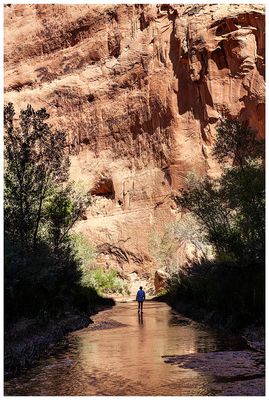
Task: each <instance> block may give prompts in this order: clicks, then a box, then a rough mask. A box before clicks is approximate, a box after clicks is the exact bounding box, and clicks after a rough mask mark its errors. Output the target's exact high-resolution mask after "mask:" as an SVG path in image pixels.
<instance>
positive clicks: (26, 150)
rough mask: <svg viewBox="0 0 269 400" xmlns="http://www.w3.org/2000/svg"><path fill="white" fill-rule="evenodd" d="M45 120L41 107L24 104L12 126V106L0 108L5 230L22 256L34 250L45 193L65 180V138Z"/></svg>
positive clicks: (62, 133)
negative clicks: (1, 112)
mask: <svg viewBox="0 0 269 400" xmlns="http://www.w3.org/2000/svg"><path fill="white" fill-rule="evenodd" d="M48 118H49V114H47V112H46V110H45V108H41V109H40V110H38V111H35V110H34V109H33V108H32V107H31V106H30V105H28V106H27V108H26V109H25V110H22V111H21V112H20V115H19V119H18V123H17V124H16V126H15V111H14V107H13V105H12V103H9V104H8V105H6V106H5V107H4V128H5V136H4V138H5V154H4V155H5V163H6V164H5V193H4V195H5V199H4V200H5V230H6V234H7V235H9V237H10V240H12V241H16V243H17V244H19V245H20V249H21V251H22V252H23V253H25V252H28V251H35V250H36V248H37V242H38V236H39V231H40V224H41V221H42V218H43V216H44V215H43V211H44V210H43V205H44V201H45V199H46V197H47V195H48V193H49V192H50V191H51V189H52V187H57V186H59V185H60V184H62V183H63V182H65V181H66V180H67V179H68V168H69V157H68V154H67V152H66V135H65V133H64V132H63V131H60V130H53V129H52V128H51V127H50V126H49V125H48V124H47V123H46V120H47V119H48Z"/></svg>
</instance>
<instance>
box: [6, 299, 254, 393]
mask: <svg viewBox="0 0 269 400" xmlns="http://www.w3.org/2000/svg"><path fill="white" fill-rule="evenodd" d="M93 319H94V321H95V324H91V325H90V326H89V327H88V328H85V329H82V330H81V331H77V332H73V333H71V334H69V335H68V336H67V339H66V340H65V342H63V343H62V344H60V345H59V346H58V348H57V349H56V350H55V352H54V354H53V355H51V356H49V357H47V358H44V359H42V360H40V361H39V362H38V363H37V365H36V366H34V367H33V368H31V369H30V370H28V371H25V372H24V373H23V374H21V375H20V376H19V377H17V378H14V379H12V380H10V381H9V382H7V383H6V386H5V394H6V395H43V396H46V395H47V396H48V395H49V396H56V395H62V396H64V395H70V396H75V395H77V396H78V395H84V396H86V395H112V396H116V395H117V396H120V395H125V396H135V395H140V396H142V395H151V396H158V395H163V396H168V395H176V396H183V395H184V396H188V395H191V396H193V395H196V396H197V395H216V394H219V390H218V386H216V382H218V380H219V378H217V377H216V376H214V374H212V371H211V372H210V373H207V372H206V370H205V369H203V368H199V366H198V368H197V367H193V366H192V365H191V363H190V364H189V365H188V366H187V367H186V365H183V364H184V363H183V364H182V365H179V364H178V363H169V360H170V358H171V356H183V359H185V358H184V357H187V358H186V359H187V360H189V358H188V357H192V358H193V357H194V358H197V357H198V356H201V355H203V354H205V353H208V354H211V355H212V354H213V356H214V354H215V352H221V353H219V354H224V357H225V354H227V355H228V354H229V355H231V354H239V353H240V354H245V353H244V352H246V351H247V350H246V345H245V343H244V342H243V340H242V339H241V338H240V337H235V336H231V335H227V334H224V333H222V332H216V331H215V330H211V329H209V328H204V327H201V326H200V325H198V324H196V323H194V322H192V321H191V320H189V319H187V318H185V317H183V316H182V315H180V314H177V313H176V312H174V311H173V310H172V309H171V308H170V307H169V306H168V305H166V304H164V303H159V302H154V301H148V302H146V303H145V305H144V313H143V314H142V315H141V316H140V315H139V314H138V313H137V305H136V303H134V302H131V303H119V304H117V305H116V306H115V307H113V308H112V309H110V310H106V311H102V312H100V313H99V314H97V315H95V316H94V317H93ZM212 352H213V353H212ZM222 352H227V353H222ZM233 352H235V353H233ZM241 352H242V353H241ZM247 352H248V353H249V351H247ZM202 353H203V354H202ZM216 355H217V353H216ZM167 356H169V357H170V358H169V357H167ZM172 358H173V357H172ZM213 358H214V357H213ZM196 361H197V360H196ZM205 362H206V361H205ZM221 362H222V363H223V359H222V361H221ZM229 362H231V361H229ZM224 368H225V359H224ZM239 368H240V367H239ZM250 368H251V367H250ZM239 375H240V374H239ZM241 375H242V374H241ZM241 375H240V376H241ZM252 375H255V371H253V374H252ZM256 375H257V374H256ZM252 378H253V379H254V380H255V379H256V378H257V376H253V377H252ZM252 378H251V374H250V379H252ZM231 379H233V380H234V378H231ZM231 379H226V380H224V381H223V382H222V388H223V385H224V386H225V384H227V385H229V382H230V381H231ZM239 379H242V377H241V378H239ZM246 379H248V378H246ZM258 379H259V374H258ZM243 380H245V378H243ZM214 384H215V386H214ZM212 388H213V389H212ZM222 391H223V389H222ZM239 394H240V393H239ZM246 394H247V393H246Z"/></svg>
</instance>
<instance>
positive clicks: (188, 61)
mask: <svg viewBox="0 0 269 400" xmlns="http://www.w3.org/2000/svg"><path fill="white" fill-rule="evenodd" d="M264 19H265V10H264V6H262V5H250V4H247V5H245V4H239V5H235V4H234V5H227V4H219V5H217V4H215V5H213V4H211V5H171V6H170V5H157V4H153V5H124V4H118V5H117V4H114V5H97V6H95V5H86V4H84V5H75V4H73V5H53V4H50V5H43V4H33V5H6V6H5V101H6V102H8V101H12V102H13V103H14V104H15V107H16V109H17V110H19V109H20V108H22V107H25V106H26V105H27V104H28V103H30V104H32V105H33V106H34V107H35V108H38V107H41V106H44V107H46V109H47V111H48V112H49V113H50V115H51V124H53V125H54V126H58V127H61V128H63V129H65V130H66V132H67V135H68V139H69V150H70V154H71V158H72V167H71V177H72V179H74V180H75V181H81V182H82V184H83V185H84V186H85V188H86V189H87V190H89V191H91V193H92V194H93V195H95V196H96V203H95V205H94V206H93V207H92V208H91V209H89V210H88V212H87V215H85V216H84V218H85V219H84V220H83V221H82V222H80V223H79V225H78V226H77V230H78V231H81V232H83V233H85V234H87V235H88V236H89V237H90V238H91V239H92V240H93V241H94V242H95V244H96V245H97V247H98V249H99V252H100V257H99V262H100V264H101V265H103V266H106V265H109V266H117V267H118V268H119V270H121V271H122V274H123V275H124V274H126V273H138V274H139V276H142V277H146V278H147V277H148V274H149V273H150V275H151V276H152V272H154V270H156V267H155V266H154V265H153V263H152V259H151V255H150V250H149V242H150V238H151V236H152V234H153V232H156V231H157V232H162V230H163V229H164V226H165V224H167V223H169V221H173V220H175V219H176V218H180V215H179V214H178V213H177V211H176V210H175V206H174V204H173V202H172V200H171V199H170V194H171V192H172V191H174V190H177V189H178V188H180V187H182V186H183V185H184V182H185V178H186V175H187V174H188V173H189V172H190V171H194V172H196V173H197V174H203V173H205V172H206V171H208V173H209V174H211V175H212V176H214V175H215V174H217V173H218V166H217V165H216V163H215V161H214V160H213V159H212V157H211V148H212V144H213V141H214V135H215V131H216V124H217V122H218V120H219V118H220V117H222V116H224V117H238V118H240V119H242V120H247V121H248V122H249V124H250V125H251V126H252V127H253V128H255V129H257V131H258V135H259V136H263V135H264V121H265V111H264V105H265V90H264V75H265V71H264V69H265V67H264V62H265V50H264V47H265V27H264Z"/></svg>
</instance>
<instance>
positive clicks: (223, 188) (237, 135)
mask: <svg viewBox="0 0 269 400" xmlns="http://www.w3.org/2000/svg"><path fill="white" fill-rule="evenodd" d="M213 154H214V155H215V157H216V158H217V159H218V161H219V162H220V163H223V162H224V161H229V163H230V165H228V166H226V167H224V168H223V172H222V175H221V177H220V178H219V179H209V178H208V177H207V176H205V177H203V178H202V179H200V180H198V179H196V180H195V179H191V180H189V182H188V185H187V188H186V189H183V190H181V193H180V195H179V196H176V197H175V201H176V203H177V204H178V206H180V207H182V208H183V209H185V210H188V211H190V212H191V213H193V215H195V217H196V218H197V220H198V222H199V223H200V224H202V225H203V226H204V229H205V231H206V236H207V239H208V241H209V242H210V243H212V244H213V245H214V247H215V250H216V253H217V255H218V256H221V255H223V254H225V255H226V256H228V257H230V258H232V259H234V260H235V261H242V262H244V263H245V264H249V263H251V262H258V263H260V262H261V263H263V262H264V245H265V244H264V243H265V240H264V236H265V234H264V231H265V182H264V165H263V145H262V142H261V141H259V140H257V139H256V134H255V132H254V131H253V130H251V129H250V128H248V127H246V125H245V124H244V123H241V122H239V121H234V120H232V121H227V120H225V121H222V123H221V124H220V125H219V127H218V130H217V138H216V144H215V146H214V149H213Z"/></svg>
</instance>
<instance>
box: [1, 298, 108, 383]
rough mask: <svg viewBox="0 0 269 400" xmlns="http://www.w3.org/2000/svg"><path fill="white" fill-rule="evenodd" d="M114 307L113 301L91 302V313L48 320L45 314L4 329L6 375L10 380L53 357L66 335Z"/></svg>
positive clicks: (100, 300)
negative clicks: (40, 360)
mask: <svg viewBox="0 0 269 400" xmlns="http://www.w3.org/2000/svg"><path fill="white" fill-rule="evenodd" d="M114 304H115V302H114V300H113V299H110V298H102V297H100V298H99V299H98V302H95V303H92V304H91V308H90V309H89V314H86V313H79V312H75V311H73V312H65V313H64V314H62V315H61V316H60V317H54V318H49V317H48V316H47V315H46V313H44V314H43V315H39V316H38V317H37V318H32V319H31V318H20V319H19V320H17V321H16V322H13V323H12V324H8V326H7V328H6V329H5V343H4V351H5V355H4V375H5V379H10V378H12V377H14V376H16V375H17V374H19V373H20V372H22V371H23V370H25V369H27V368H29V367H31V366H32V365H33V364H34V363H35V362H37V361H38V359H40V358H41V357H42V356H47V355H49V354H51V353H52V352H53V351H54V349H55V346H56V345H57V344H58V343H59V342H60V341H61V340H63V339H64V337H65V335H66V334H68V333H70V332H73V331H75V330H79V329H83V328H85V327H87V326H88V325H89V324H91V323H93V321H92V320H91V318H90V316H91V315H93V314H96V313H97V312H98V311H101V310H103V309H105V308H108V307H112V306H113V305H114Z"/></svg>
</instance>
